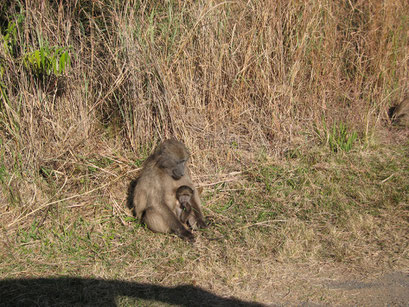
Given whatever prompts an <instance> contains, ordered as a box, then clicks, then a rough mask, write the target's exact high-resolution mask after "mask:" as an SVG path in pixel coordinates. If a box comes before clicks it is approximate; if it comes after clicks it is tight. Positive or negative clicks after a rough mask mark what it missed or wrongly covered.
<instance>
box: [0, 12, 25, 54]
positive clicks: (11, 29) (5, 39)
mask: <svg viewBox="0 0 409 307" xmlns="http://www.w3.org/2000/svg"><path fill="white" fill-rule="evenodd" d="M23 20H24V16H23V15H21V14H19V15H16V21H9V22H8V24H7V28H6V29H5V31H4V35H0V38H1V43H2V45H3V48H4V50H5V52H6V54H10V55H11V56H13V57H16V56H17V46H18V43H17V41H18V37H17V30H18V27H19V26H20V25H21V23H22V22H23Z"/></svg>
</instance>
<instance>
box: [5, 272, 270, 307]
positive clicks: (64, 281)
mask: <svg viewBox="0 0 409 307" xmlns="http://www.w3.org/2000/svg"><path fill="white" fill-rule="evenodd" d="M123 297H126V298H127V299H131V300H134V301H135V302H139V304H138V305H145V304H146V305H150V304H161V303H162V304H170V305H179V306H249V307H250V306H254V307H256V306H263V305H262V304H259V303H256V302H245V301H241V300H239V299H236V298H233V297H230V298H225V297H221V296H217V295H214V294H212V293H210V292H208V291H206V290H203V289H201V288H199V287H195V286H190V285H182V286H177V287H174V288H172V287H162V286H157V285H150V284H141V283H135V282H128V281H118V280H102V279H86V278H69V277H67V278H34V279H5V280H0V306H73V305H75V306H83V305H86V306H93V305H95V306H117V303H118V300H119V299H121V298H123ZM144 301H145V303H144Z"/></svg>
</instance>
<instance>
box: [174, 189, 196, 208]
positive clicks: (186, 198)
mask: <svg viewBox="0 0 409 307" xmlns="http://www.w3.org/2000/svg"><path fill="white" fill-rule="evenodd" d="M192 197H193V189H192V188H191V187H189V186H187V185H182V186H181V187H179V188H178V189H177V190H176V199H177V200H178V201H179V202H180V203H181V204H185V203H189V202H190V199H191V198H192Z"/></svg>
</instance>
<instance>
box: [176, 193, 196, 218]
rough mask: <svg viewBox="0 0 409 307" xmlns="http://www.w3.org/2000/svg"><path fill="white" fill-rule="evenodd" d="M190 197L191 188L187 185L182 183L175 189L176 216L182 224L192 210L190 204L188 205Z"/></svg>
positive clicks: (191, 195)
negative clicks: (176, 201)
mask: <svg viewBox="0 0 409 307" xmlns="http://www.w3.org/2000/svg"><path fill="white" fill-rule="evenodd" d="M192 197H193V190H192V188H191V187H188V186H187V185H182V186H181V187H179V188H178V189H177V190H176V199H177V200H178V204H177V205H176V216H177V217H178V218H179V220H180V221H181V222H182V223H183V224H186V223H187V221H188V218H189V216H190V214H191V212H192V206H191V205H190V200H191V199H192Z"/></svg>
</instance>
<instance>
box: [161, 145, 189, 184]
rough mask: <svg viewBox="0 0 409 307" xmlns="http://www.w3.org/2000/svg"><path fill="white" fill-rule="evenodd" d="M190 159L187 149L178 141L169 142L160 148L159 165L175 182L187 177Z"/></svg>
mask: <svg viewBox="0 0 409 307" xmlns="http://www.w3.org/2000/svg"><path fill="white" fill-rule="evenodd" d="M188 159H189V152H188V151H187V148H186V147H185V145H183V144H182V143H180V142H178V141H176V140H167V141H165V142H164V143H163V144H162V146H160V148H159V160H158V165H159V167H160V168H161V169H163V170H164V171H165V172H167V173H168V174H169V176H171V177H172V178H173V179H175V180H179V179H180V178H182V177H183V176H184V175H185V167H186V162H187V160H188Z"/></svg>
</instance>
